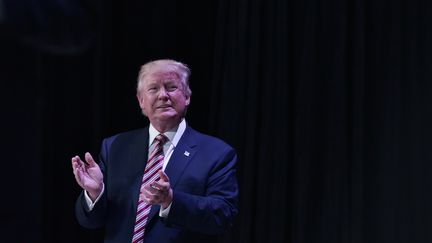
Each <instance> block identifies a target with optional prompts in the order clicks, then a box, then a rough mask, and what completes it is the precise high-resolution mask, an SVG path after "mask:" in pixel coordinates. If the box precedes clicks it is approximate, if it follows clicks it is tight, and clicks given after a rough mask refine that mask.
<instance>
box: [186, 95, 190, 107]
mask: <svg viewBox="0 0 432 243" xmlns="http://www.w3.org/2000/svg"><path fill="white" fill-rule="evenodd" d="M189 104H190V96H186V106H189Z"/></svg>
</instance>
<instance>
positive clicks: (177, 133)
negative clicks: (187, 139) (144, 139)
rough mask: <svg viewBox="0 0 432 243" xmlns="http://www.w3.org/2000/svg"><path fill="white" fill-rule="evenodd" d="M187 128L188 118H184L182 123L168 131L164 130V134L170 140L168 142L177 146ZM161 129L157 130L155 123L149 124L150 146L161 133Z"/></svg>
mask: <svg viewBox="0 0 432 243" xmlns="http://www.w3.org/2000/svg"><path fill="white" fill-rule="evenodd" d="M185 130H186V120H185V119H182V121H181V122H180V124H179V125H178V126H176V127H173V128H172V129H170V130H169V131H167V132H164V133H163V134H164V135H165V136H166V137H167V138H168V141H167V143H166V144H169V143H171V144H172V145H174V147H175V146H177V143H178V142H179V140H180V138H181V136H182V135H183V133H184V131H185ZM159 133H160V132H159V131H158V130H156V128H154V127H153V125H152V124H151V123H150V126H149V147H150V145H151V144H152V143H153V140H154V139H155V137H156V136H157V135H159Z"/></svg>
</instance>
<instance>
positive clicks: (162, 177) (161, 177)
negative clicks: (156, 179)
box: [159, 170, 169, 182]
mask: <svg viewBox="0 0 432 243" xmlns="http://www.w3.org/2000/svg"><path fill="white" fill-rule="evenodd" d="M159 176H160V179H161V180H162V181H164V182H169V178H168V176H167V174H165V172H164V171H163V170H160V171H159Z"/></svg>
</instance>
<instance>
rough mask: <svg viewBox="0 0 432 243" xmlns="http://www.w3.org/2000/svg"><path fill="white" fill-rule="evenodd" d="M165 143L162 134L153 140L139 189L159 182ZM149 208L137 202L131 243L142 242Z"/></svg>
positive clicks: (149, 206)
mask: <svg viewBox="0 0 432 243" xmlns="http://www.w3.org/2000/svg"><path fill="white" fill-rule="evenodd" d="M166 141H168V138H167V137H166V136H165V135H163V134H159V135H157V136H156V138H155V139H154V142H153V144H152V146H153V149H152V151H151V152H150V153H149V157H148V160H147V165H146V168H145V171H144V176H143V179H142V184H141V189H142V188H144V187H145V186H147V185H149V184H150V183H152V182H154V181H156V180H159V173H158V171H159V170H162V168H163V160H164V155H163V145H164V144H165V143H166ZM151 206H152V205H150V204H147V203H145V202H144V201H142V200H139V201H138V207H137V216H136V219H135V228H134V234H133V238H132V243H141V242H143V239H144V230H145V226H146V224H147V219H148V215H149V212H150V209H151Z"/></svg>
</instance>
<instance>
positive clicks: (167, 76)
mask: <svg viewBox="0 0 432 243" xmlns="http://www.w3.org/2000/svg"><path fill="white" fill-rule="evenodd" d="M143 81H144V83H143V85H142V86H141V89H140V90H139V91H138V94H137V97H138V101H139V104H140V107H141V110H142V111H143V113H144V114H145V115H146V116H147V117H148V118H149V120H150V122H151V123H152V124H154V125H157V124H159V125H165V126H166V125H168V126H172V125H176V124H178V123H179V122H180V121H181V118H182V117H183V116H184V114H185V111H186V108H187V106H188V105H189V102H190V97H188V96H186V95H185V93H184V92H183V86H182V82H181V81H180V78H179V76H178V75H177V74H176V73H174V72H166V71H165V72H164V71H155V72H153V73H150V74H149V75H148V76H146V77H145V80H143Z"/></svg>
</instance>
